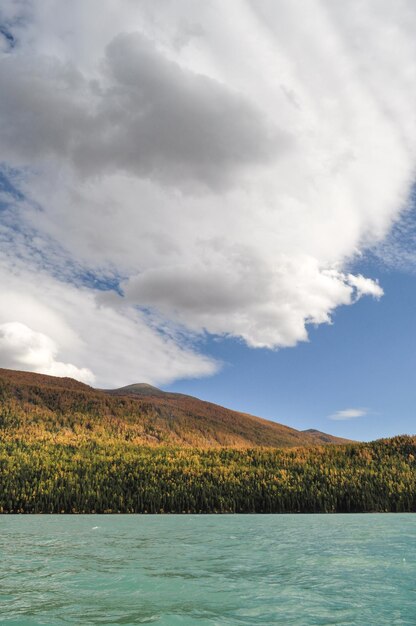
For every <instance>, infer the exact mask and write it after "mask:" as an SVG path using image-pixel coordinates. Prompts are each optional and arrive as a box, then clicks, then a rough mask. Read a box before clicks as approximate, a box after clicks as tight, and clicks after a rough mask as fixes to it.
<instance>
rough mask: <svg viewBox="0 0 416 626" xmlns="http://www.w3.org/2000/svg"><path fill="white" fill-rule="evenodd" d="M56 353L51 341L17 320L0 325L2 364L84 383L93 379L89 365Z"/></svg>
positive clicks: (56, 350) (0, 357) (0, 356)
mask: <svg viewBox="0 0 416 626" xmlns="http://www.w3.org/2000/svg"><path fill="white" fill-rule="evenodd" d="M57 352H58V349H57V346H56V344H55V342H54V341H52V339H51V338H50V337H48V336H47V335H44V334H43V333H38V332H35V331H34V330H32V329H31V328H29V327H28V326H26V325H25V324H21V323H20V322H8V323H5V324H0V359H1V363H2V366H3V367H8V368H12V369H17V368H19V367H20V368H22V369H25V370H29V371H31V372H41V373H43V374H50V375H51V376H70V377H71V378H76V379H78V380H82V381H83V382H85V383H89V384H92V383H93V382H94V374H93V373H92V372H91V370H89V369H88V368H85V367H83V368H81V369H80V368H78V367H76V366H75V365H72V363H61V362H60V361H56V360H55V357H56V354H57Z"/></svg>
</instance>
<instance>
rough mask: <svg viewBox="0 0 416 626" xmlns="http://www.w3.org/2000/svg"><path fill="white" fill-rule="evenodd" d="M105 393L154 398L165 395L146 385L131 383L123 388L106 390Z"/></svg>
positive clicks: (156, 388) (163, 392)
mask: <svg viewBox="0 0 416 626" xmlns="http://www.w3.org/2000/svg"><path fill="white" fill-rule="evenodd" d="M107 393H111V394H113V395H117V396H118V395H123V396H125V395H134V396H155V397H161V396H164V395H165V391H162V389H158V387H154V386H153V385H149V384H148V383H133V384H132V385H126V386H125V387H119V388H118V389H108V390H107Z"/></svg>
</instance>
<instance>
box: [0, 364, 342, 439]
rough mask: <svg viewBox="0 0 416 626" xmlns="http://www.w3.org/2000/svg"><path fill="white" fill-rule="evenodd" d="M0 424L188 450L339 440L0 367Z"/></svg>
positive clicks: (190, 401) (199, 405) (148, 393)
mask: <svg viewBox="0 0 416 626" xmlns="http://www.w3.org/2000/svg"><path fill="white" fill-rule="evenodd" d="M0 428H2V429H3V432H6V433H9V434H10V433H13V435H14V436H18V437H22V438H27V437H30V438H31V439H42V440H44V439H45V438H46V439H49V440H51V439H52V440H53V441H62V442H64V443H68V442H71V441H73V442H77V441H80V440H85V439H88V440H92V441H94V440H95V441H100V442H102V441H111V442H114V441H121V442H125V441H128V442H132V443H136V444H152V445H159V444H165V445H179V446H188V447H189V446H193V447H203V448H207V447H219V446H227V447H239V448H241V447H245V448H247V447H257V446H264V447H294V446H313V445H321V444H322V443H345V442H346V441H347V440H345V439H340V438H337V437H333V436H331V435H327V434H324V433H320V432H319V431H315V430H313V431H298V430H295V429H294V428H290V427H288V426H284V425H282V424H278V423H275V422H271V421H268V420H265V419H262V418H260V417H255V416H253V415H249V414H247V413H240V412H237V411H233V410H231V409H226V408H224V407H222V406H219V405H216V404H212V403H211V402H205V401H203V400H199V399H198V398H194V397H192V396H187V395H184V394H177V393H169V392H164V391H162V390H161V389H158V388H156V387H152V386H151V385H147V384H144V383H139V384H134V385H128V386H126V387H122V388H120V389H112V390H102V389H101V390H100V389H93V388H92V387H89V386H88V385H85V384H83V383H80V382H78V381H76V380H73V379H71V378H58V377H54V376H46V375H43V374H33V373H30V372H19V371H15V370H6V369H0Z"/></svg>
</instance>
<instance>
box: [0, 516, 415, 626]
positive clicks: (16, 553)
mask: <svg viewBox="0 0 416 626" xmlns="http://www.w3.org/2000/svg"><path fill="white" fill-rule="evenodd" d="M0 559H1V568H0V622H1V623H2V624H3V623H4V624H5V625H7V626H12V625H19V626H32V625H35V624H51V625H53V626H60V625H64V624H76V625H77V626H78V625H79V626H81V625H87V624H88V625H89V624H94V625H95V624H107V625H108V624H123V625H124V626H127V625H129V624H158V625H163V626H176V625H179V624H180V625H189V626H191V625H192V626H214V625H217V626H228V625H229V626H231V625H233V626H234V625H235V626H237V625H247V626H248V625H250V626H251V625H253V626H254V625H257V624H268V625H272V624H284V625H285V626H288V625H291V624H296V626H301V625H305V626H306V625H308V626H309V625H312V624H354V625H358V624H360V625H361V624H362V625H374V626H382V625H384V624H388V625H389V626H390V625H392V624H412V625H415V624H416V516H412V515H405V514H404V515H399V514H396V515H388V514H386V515H245V516H243V515H221V516H215V515H212V516H203V515H201V516H196V515H195V516H192V515H189V516H188V515H183V516H176V515H166V516H133V515H132V516H128V515H126V516H110V515H109V516H102V515H89V516H87V515H85V516H65V515H62V516H57V515H56V516H55V515H51V516H46V515H45V516H0Z"/></svg>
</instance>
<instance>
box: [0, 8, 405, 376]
mask: <svg viewBox="0 0 416 626" xmlns="http://www.w3.org/2000/svg"><path fill="white" fill-rule="evenodd" d="M1 14H2V15H3V16H4V18H5V20H6V21H7V23H8V28H9V30H10V32H12V33H13V36H14V37H15V39H16V42H17V44H16V46H15V47H14V48H13V49H12V50H3V52H1V51H0V90H1V93H2V98H1V101H0V138H1V142H0V161H4V162H6V163H8V164H9V165H10V166H13V167H15V168H18V170H19V174H18V175H16V176H18V180H17V184H18V186H19V188H20V189H21V191H22V192H23V193H24V195H25V199H24V200H23V199H22V198H20V199H19V198H18V197H17V198H14V199H13V203H12V204H13V207H12V209H10V210H9V211H7V212H6V213H4V214H3V224H4V225H3V229H2V230H1V231H0V237H1V238H2V240H3V242H4V247H3V251H4V252H3V268H4V269H3V277H4V280H6V277H8V279H10V280H11V281H12V283H13V285H12V287H13V289H12V291H13V294H14V295H13V298H14V300H13V301H14V302H15V304H16V310H18V311H24V307H22V306H20V307H19V306H18V302H19V299H20V301H21V302H25V303H26V308H27V307H29V309H27V310H28V311H29V313H27V312H26V313H25V314H24V315H23V317H19V316H15V317H10V316H9V317H7V319H6V318H5V319H4V320H0V321H3V323H8V322H11V321H12V322H16V321H17V322H20V323H24V324H26V325H27V326H28V327H29V328H31V329H32V330H33V331H34V332H41V333H44V334H45V335H46V336H48V337H50V338H51V340H52V341H53V342H54V344H55V346H56V347H57V348H56V349H57V353H56V354H57V358H58V357H59V359H60V361H59V362H61V361H62V362H68V363H75V364H76V367H79V368H81V369H82V368H83V367H87V368H89V369H90V370H91V371H92V372H93V373H94V375H95V376H96V379H97V382H98V384H100V385H104V382H103V381H106V384H107V383H109V384H111V383H110V379H111V375H112V374H111V371H110V369H111V365H110V364H111V363H114V362H116V363H117V364H119V363H121V365H120V368H119V367H117V370H118V375H119V378H120V379H121V378H122V377H124V378H125V379H126V380H128V381H129V382H134V381H137V380H140V379H141V378H143V379H146V380H148V381H149V382H162V381H166V380H172V379H173V378H175V377H180V376H189V375H203V374H208V373H212V372H213V371H214V370H215V368H216V366H215V364H214V363H213V362H212V361H210V360H209V359H207V358H205V357H204V356H203V355H201V354H199V353H197V351H196V349H195V348H192V347H191V345H190V344H191V343H192V341H193V340H194V339H195V337H196V336H198V335H199V334H201V333H205V332H208V333H212V334H216V335H221V336H234V337H240V338H242V339H243V340H244V341H245V342H246V343H247V344H248V345H249V346H253V347H260V346H262V347H269V348H279V347H284V346H294V345H296V343H297V342H299V341H305V340H307V337H308V332H307V329H308V325H309V324H322V323H330V321H331V315H332V312H333V311H334V310H335V309H336V308H337V307H338V306H340V305H350V304H353V303H354V302H355V301H356V300H357V299H358V298H360V297H361V296H364V295H370V296H373V297H375V298H379V297H381V296H382V294H383V290H382V286H380V285H379V284H378V283H377V281H374V280H371V279H370V278H368V277H365V276H361V275H357V276H355V275H353V274H351V273H350V272H348V271H347V270H346V268H347V267H349V266H350V264H351V260H353V259H354V258H355V257H356V255H358V254H360V253H362V252H363V251H365V250H366V249H368V248H369V247H372V246H374V245H375V244H377V243H379V242H381V241H383V239H384V237H385V236H386V234H387V233H388V232H389V229H390V228H391V226H392V224H393V223H394V222H395V220H397V219H398V217H399V215H400V211H401V210H402V209H403V207H404V206H405V204H406V201H407V197H408V194H409V190H410V188H411V183H412V179H413V176H414V170H415V164H416V163H415V162H416V154H415V148H416V125H415V123H414V110H415V105H416V41H415V38H414V36H413V32H414V29H415V27H416V7H415V5H414V3H412V2H411V1H410V0H407V1H406V0H398V2H397V3H395V4H394V6H393V5H392V3H390V2H387V0H380V2H378V3H377V11H375V10H374V2H372V1H371V0H367V1H366V0H365V1H364V2H360V3H343V4H342V5H341V4H340V3H333V2H331V1H330V0H325V1H324V0H314V1H313V2H311V3H308V4H307V5H306V6H305V3H302V5H301V3H299V2H296V1H295V2H293V1H292V0H273V1H271V0H263V1H262V2H249V1H243V0H230V1H229V2H227V3H223V2H220V1H219V0H214V1H213V2H210V3H203V2H200V3H195V2H194V1H192V2H191V1H190V0H182V1H181V2H180V3H179V2H176V1H175V0H163V2H162V3H157V4H156V3H154V2H153V1H150V0H135V1H132V0H124V1H123V2H121V3H120V2H118V1H117V2H116V1H115V0H90V2H88V3H85V2H83V1H82V0H74V1H73V2H71V6H70V8H69V5H68V8H66V7H65V6H64V5H63V4H62V3H58V2H57V1H56V0H45V2H41V3H40V2H25V3H13V2H5V3H4V7H2V12H0V16H1ZM96 15H99V16H100V19H99V20H97V19H94V18H95V16H96ZM161 15H163V20H162V19H160V16H161ZM17 18H19V19H17ZM242 59H244V62H242ZM386 85H388V89H386ZM9 173H10V172H9ZM6 195H7V190H6ZM6 199H7V198H6ZM0 201H1V199H0ZM3 201H4V198H3ZM9 201H10V198H9ZM17 258H20V259H24V260H25V263H24V265H18V269H16V259H17ZM37 271H40V272H41V276H42V281H43V283H46V284H47V285H48V289H50V290H51V292H52V295H53V297H49V298H48V299H46V297H43V295H42V294H41V293H40V289H39V285H38V284H36V282H35V284H33V285H30V289H29V292H30V294H31V295H30V297H31V300H30V303H28V302H26V300H25V298H26V295H27V294H26V292H27V285H28V284H30V281H31V278H29V276H34V275H36V272H37ZM87 272H88V273H89V275H96V276H97V277H98V279H101V278H102V277H105V276H113V277H122V281H121V287H122V289H123V292H124V297H121V296H119V295H117V294H115V293H114V292H112V293H104V294H103V293H98V292H97V291H96V290H94V289H93V288H92V287H91V286H90V287H89V288H87V287H83V288H82V289H81V288H75V287H74V286H73V285H71V284H70V283H71V282H72V283H73V282H74V280H75V274H76V275H77V280H78V279H79V276H80V275H81V274H82V273H87ZM10 277H12V279H11V278H10ZM60 300H62V302H64V303H69V304H68V306H63V305H61V304H60V303H59V301H60ZM38 302H42V306H43V307H44V317H45V319H47V318H48V315H49V314H50V315H51V316H52V317H53V319H54V320H55V321H56V327H55V331H54V333H50V332H49V331H48V329H44V328H43V325H42V323H40V325H37V322H36V323H35V322H34V321H33V319H32V317H35V318H36V320H37V319H39V320H41V318H42V316H37V314H36V310H37V309H36V303H38ZM30 307H32V309H33V314H30V311H31V309H30ZM77 307H78V310H79V307H83V308H82V310H83V314H82V315H76V312H77ZM36 320H35V321H36ZM68 333H72V334H73V336H74V337H75V338H76V346H77V347H76V349H74V348H73V347H71V345H70V342H68V341H67V335H68ZM109 337H111V342H110V340H109V339H108V338H109ZM127 353H129V354H127ZM98 355H99V356H98ZM54 358H55V357H54ZM113 369H114V368H113ZM121 382H123V381H121Z"/></svg>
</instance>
